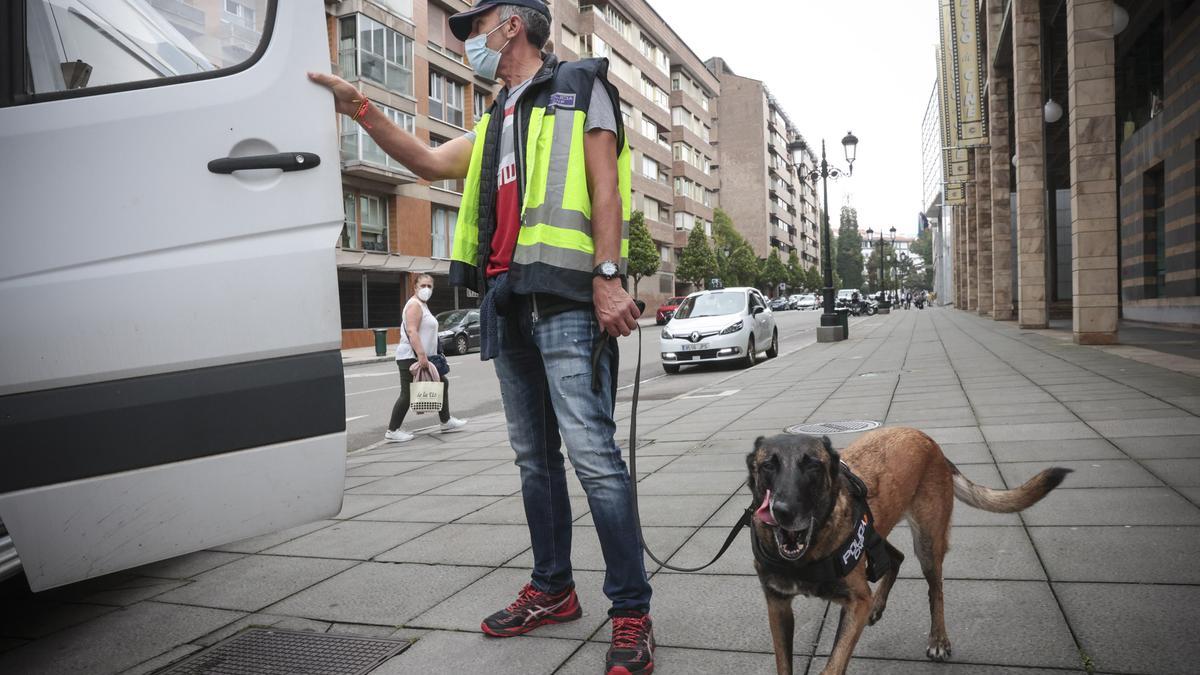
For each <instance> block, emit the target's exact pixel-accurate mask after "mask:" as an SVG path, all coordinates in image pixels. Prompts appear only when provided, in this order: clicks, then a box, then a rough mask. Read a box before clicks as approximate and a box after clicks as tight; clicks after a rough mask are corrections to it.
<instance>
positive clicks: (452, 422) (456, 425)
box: [442, 417, 467, 434]
mask: <svg viewBox="0 0 1200 675" xmlns="http://www.w3.org/2000/svg"><path fill="white" fill-rule="evenodd" d="M465 426H467V421H466V420H460V419H458V418H457V417H451V418H450V419H448V420H446V421H445V422H442V433H443V434H448V433H450V432H451V431H458V430H459V429H462V428H463V427H465Z"/></svg>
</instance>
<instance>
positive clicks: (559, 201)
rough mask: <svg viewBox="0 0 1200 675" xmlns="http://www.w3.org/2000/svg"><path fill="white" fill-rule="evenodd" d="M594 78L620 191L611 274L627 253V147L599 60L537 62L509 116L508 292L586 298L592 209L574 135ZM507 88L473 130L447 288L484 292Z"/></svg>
mask: <svg viewBox="0 0 1200 675" xmlns="http://www.w3.org/2000/svg"><path fill="white" fill-rule="evenodd" d="M597 81H600V82H601V83H603V85H604V87H605V89H606V90H607V91H608V94H609V99H610V100H611V101H612V102H613V106H614V108H615V110H614V117H615V119H616V126H617V152H618V156H617V182H618V189H619V192H620V195H621V221H622V226H621V257H620V261H619V263H618V266H619V269H620V273H621V274H622V275H624V274H625V270H626V267H627V262H628V256H629V217H630V213H631V204H632V194H631V188H630V176H631V174H630V171H631V169H630V150H629V142H628V140H627V139H626V138H625V128H624V125H623V123H622V120H621V114H620V109H619V108H616V105H617V104H616V102H617V101H619V100H620V98H619V95H618V94H617V91H616V88H614V87H613V86H612V85H611V84H610V83H609V82H608V60H607V59H583V60H580V61H571V62H561V61H559V60H558V59H557V58H556V57H555V56H554V55H552V54H547V55H545V56H544V57H543V63H542V68H541V70H539V71H538V73H537V74H536V75H534V76H533V79H532V81H531V82H530V83H529V87H528V88H527V89H526V91H525V93H524V94H523V95H522V96H521V98H520V99H519V100H518V101H517V104H516V110H515V112H514V116H515V118H514V120H513V122H514V124H513V130H514V133H515V136H514V141H515V142H514V149H515V155H516V164H517V178H518V180H517V185H518V190H519V194H520V204H521V229H520V233H519V234H518V236H517V245H516V249H515V251H514V252H513V258H512V264H511V265H510V268H509V273H508V283H509V286H510V288H511V290H512V292H514V293H519V294H526V295H527V294H533V293H538V294H541V293H545V294H549V295H554V296H558V297H560V298H565V299H567V300H572V301H575V302H581V303H591V302H592V269H593V267H594V266H595V263H594V262H593V255H594V253H595V244H594V241H593V239H592V220H591V218H592V203H591V197H590V195H589V194H588V184H587V169H586V165H585V162H584V150H583V138H584V128H585V127H584V123H585V120H586V117H587V110H588V107H589V105H590V104H591V97H592V90H593V87H594V85H595V83H596V82H597ZM506 104H507V89H505V90H503V91H501V92H500V95H499V96H497V97H496V100H495V101H494V102H493V103H492V106H491V108H489V109H488V111H487V112H486V113H484V115H483V117H482V118H480V120H479V122H478V123H476V125H475V130H476V136H475V144H474V147H473V148H472V151H471V163H470V167H469V169H468V171H467V179H466V184H465V186H464V188H463V198H462V206H461V208H460V209H459V212H458V222H457V225H456V227H455V231H454V250H453V253H452V254H451V263H450V283H451V284H454V285H456V286H465V287H467V288H470V289H473V290H475V291H477V292H478V293H480V295H482V294H484V293H485V292H486V291H487V287H486V283H487V280H486V278H485V269H486V266H487V261H488V258H489V257H490V256H491V252H492V251H491V245H492V235H493V234H494V233H495V231H496V213H495V194H496V169H497V166H498V165H499V162H500V134H501V130H502V128H503V126H504V125H503V119H504V109H505V106H506Z"/></svg>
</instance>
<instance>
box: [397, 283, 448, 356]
mask: <svg viewBox="0 0 1200 675" xmlns="http://www.w3.org/2000/svg"><path fill="white" fill-rule="evenodd" d="M414 302H415V303H417V304H418V305H420V306H421V325H419V326H417V335H418V336H420V338H421V346H422V347H424V348H425V356H433V355H434V354H436V353H438V336H437V334H438V324H437V319H436V318H435V317H434V316H433V312H431V311H429V305H427V304H425V303H423V302H421V301H420V300H419V299H417V298H415V297H413V298H409V299H408V302H406V303H404V313H403V314H402V315H401V320H400V344H399V345H398V346H397V347H396V360H397V361H399V360H401V359H415V358H417V353H416V352H414V351H413V348H412V343H411V342H409V340H408V330H407V329H408V326H406V325H405V324H406V322H407V321H408V307H409V305H411V304H413V303H414Z"/></svg>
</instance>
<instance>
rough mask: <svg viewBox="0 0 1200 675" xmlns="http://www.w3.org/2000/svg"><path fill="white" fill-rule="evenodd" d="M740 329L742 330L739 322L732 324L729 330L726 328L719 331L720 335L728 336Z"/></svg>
mask: <svg viewBox="0 0 1200 675" xmlns="http://www.w3.org/2000/svg"><path fill="white" fill-rule="evenodd" d="M741 329H742V322H741V321H739V322H737V323H735V324H733V325H732V326H730V327H729V328H726V329H725V330H723V331H721V335H730V334H731V333H736V332H738V331H740V330H741Z"/></svg>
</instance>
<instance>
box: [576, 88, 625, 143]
mask: <svg viewBox="0 0 1200 675" xmlns="http://www.w3.org/2000/svg"><path fill="white" fill-rule="evenodd" d="M592 129H604V130H607V131H611V132H613V133H614V134H615V133H617V113H616V106H615V105H613V100H612V98H611V97H610V96H609V95H608V90H607V89H605V87H604V83H603V82H601V81H600V78H596V82H595V84H593V85H592V102H591V103H590V104H589V105H588V110H587V117H586V119H585V121H584V123H583V130H584V131H591V130H592Z"/></svg>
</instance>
